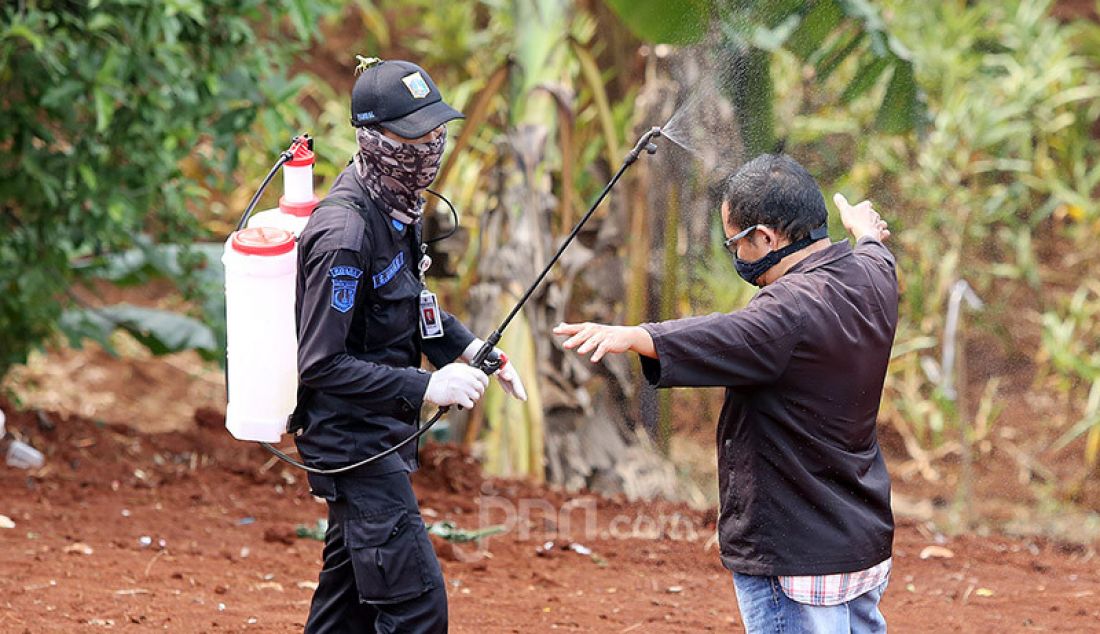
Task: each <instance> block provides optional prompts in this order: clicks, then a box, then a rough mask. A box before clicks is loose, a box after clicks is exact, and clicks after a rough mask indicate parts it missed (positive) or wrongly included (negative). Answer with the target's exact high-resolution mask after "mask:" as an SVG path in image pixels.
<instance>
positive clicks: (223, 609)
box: [218, 603, 225, 612]
mask: <svg viewBox="0 0 1100 634" xmlns="http://www.w3.org/2000/svg"><path fill="white" fill-rule="evenodd" d="M218 612H225V604H224V603H219V604H218Z"/></svg>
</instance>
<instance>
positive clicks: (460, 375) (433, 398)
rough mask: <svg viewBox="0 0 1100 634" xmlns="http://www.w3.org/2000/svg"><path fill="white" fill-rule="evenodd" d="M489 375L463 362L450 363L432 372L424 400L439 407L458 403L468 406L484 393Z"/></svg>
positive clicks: (472, 404) (471, 405)
mask: <svg viewBox="0 0 1100 634" xmlns="http://www.w3.org/2000/svg"><path fill="white" fill-rule="evenodd" d="M488 385H489V377H487V376H485V373H484V372H482V371H481V370H478V369H477V368H475V367H473V366H469V365H466V364H465V363H451V364H449V365H445V366H443V367H442V368H440V369H438V370H436V371H435V372H432V376H431V378H429V379H428V389H427V391H425V392H424V400H425V401H428V402H429V403H434V404H435V405H438V406H440V407H446V406H449V405H458V406H461V407H466V408H470V407H473V406H474V403H476V402H477V401H478V399H480V398H481V395H482V394H484V393H485V388H486V387H487V386H488Z"/></svg>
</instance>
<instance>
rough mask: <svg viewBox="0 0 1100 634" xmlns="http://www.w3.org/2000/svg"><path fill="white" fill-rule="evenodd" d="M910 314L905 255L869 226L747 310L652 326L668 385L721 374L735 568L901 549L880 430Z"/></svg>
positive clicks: (658, 371)
mask: <svg viewBox="0 0 1100 634" xmlns="http://www.w3.org/2000/svg"><path fill="white" fill-rule="evenodd" d="M897 321H898V286H897V276H896V274H895V271H894V258H893V256H892V255H891V254H890V252H889V251H888V250H887V249H886V247H885V246H883V245H882V244H881V243H879V242H877V241H874V240H871V239H869V238H864V239H862V240H860V241H859V243H858V244H857V245H856V247H855V248H854V249H853V248H851V246H850V245H849V243H848V242H846V241H845V242H839V243H836V244H833V245H830V246H829V247H828V248H826V249H824V250H822V251H818V252H816V253H813V254H811V255H809V256H808V257H806V258H805V259H803V260H802V261H801V262H799V263H797V264H796V265H794V266H793V267H791V268H790V269H789V270H788V271H787V273H786V274H785V275H783V276H782V277H780V278H779V279H778V280H776V281H775V282H773V283H772V284H769V285H768V286H766V287H764V288H763V289H762V290H761V291H760V292H759V293H757V294H756V296H754V297H753V298H752V300H751V301H750V302H749V304H748V306H746V307H745V308H744V309H742V310H738V311H735V312H732V313H724V314H722V313H716V314H713V315H707V316H703V317H689V318H686V319H677V320H674V321H668V322H662V323H655V324H645V325H643V328H645V329H646V330H647V331H648V332H649V333H650V335H651V336H652V337H653V342H654V345H655V347H656V350H657V357H658V358H657V359H656V360H654V359H646V358H643V364H642V367H643V370H644V371H645V374H646V377H647V379H648V380H649V381H650V382H651V383H653V384H654V385H657V386H658V387H676V386H700V387H701V386H711V387H713V386H720V387H724V388H726V399H725V403H724V405H723V407H722V411H721V414H720V415H719V419H718V429H717V441H718V478H719V480H718V483H719V491H720V500H721V502H720V504H721V508H720V515H719V526H718V531H719V544H720V546H721V554H722V562H723V564H724V565H725V566H726V567H727V568H729V569H730V570H732V571H735V572H741V573H745V574H754V575H822V574H832V573H840V572H852V571H857V570H862V569H865V568H868V567H870V566H873V565H875V564H877V563H879V562H881V561H884V560H885V559H887V558H888V557H890V551H891V546H892V542H893V530H894V523H893V516H892V514H891V512H890V479H889V476H888V474H887V472H886V465H885V463H884V461H883V458H882V453H881V451H880V449H879V445H878V440H877V438H876V435H875V420H876V417H877V415H878V409H879V400H880V398H881V395H882V386H883V381H884V380H885V376H886V366H887V363H888V362H889V359H890V349H891V346H892V345H893V340H894V331H895V330H896V328H897Z"/></svg>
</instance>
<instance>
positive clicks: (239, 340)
mask: <svg viewBox="0 0 1100 634" xmlns="http://www.w3.org/2000/svg"><path fill="white" fill-rule="evenodd" d="M297 257H298V249H297V244H296V242H295V239H294V236H293V235H291V233H290V232H289V231H286V230H284V229H278V228H274V227H253V228H249V229H244V230H242V231H236V232H234V233H233V234H232V235H231V236H229V239H228V240H227V241H226V243H225V252H224V255H222V263H224V264H225V313H226V337H227V343H226V353H227V360H226V362H227V370H226V380H227V381H228V383H229V385H228V393H229V403H228V405H227V406H226V412H225V426H226V428H228V429H229V433H231V434H233V436H234V437H235V438H237V439H238V440H252V441H263V442H277V441H278V440H279V437H280V436H281V435H282V434H283V432H284V431H285V430H286V420H287V417H288V416H289V415H290V414H291V412H293V411H294V406H295V404H296V402H297V389H298V336H297V331H296V329H295V324H294V285H295V281H296V280H295V278H296V275H295V270H296V268H297Z"/></svg>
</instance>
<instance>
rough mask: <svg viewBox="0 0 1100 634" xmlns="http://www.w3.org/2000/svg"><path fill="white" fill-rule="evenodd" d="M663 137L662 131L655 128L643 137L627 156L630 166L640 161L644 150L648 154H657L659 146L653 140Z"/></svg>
mask: <svg viewBox="0 0 1100 634" xmlns="http://www.w3.org/2000/svg"><path fill="white" fill-rule="evenodd" d="M659 136H661V129H660V128H658V127H656V126H654V127H652V128H650V129H649V131H648V132H646V133H645V134H643V135H642V138H640V139H638V144H637V145H635V146H634V149H633V150H631V151H630V154H628V155H627V156H626V163H627V164H628V165H629V164H630V163H633V162H634V161H637V160H638V157H639V156H641V154H642V151H643V150H644V151H645V152H646V153H647V154H656V153H657V144H656V143H653V139H656V138H657V137H659Z"/></svg>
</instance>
